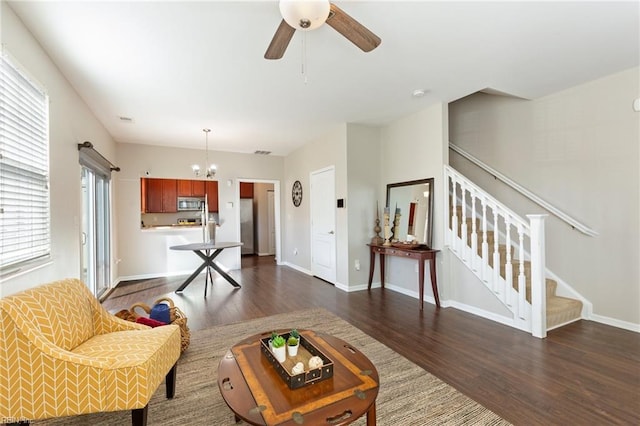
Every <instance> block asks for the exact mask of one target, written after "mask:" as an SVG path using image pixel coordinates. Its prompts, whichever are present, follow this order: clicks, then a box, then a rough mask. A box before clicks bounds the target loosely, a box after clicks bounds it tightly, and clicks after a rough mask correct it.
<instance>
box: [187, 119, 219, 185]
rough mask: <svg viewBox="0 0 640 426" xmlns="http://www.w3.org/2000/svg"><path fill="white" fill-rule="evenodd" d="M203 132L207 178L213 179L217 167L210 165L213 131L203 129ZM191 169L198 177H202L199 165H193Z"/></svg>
mask: <svg viewBox="0 0 640 426" xmlns="http://www.w3.org/2000/svg"><path fill="white" fill-rule="evenodd" d="M202 131H203V132H204V134H205V136H204V138H205V155H206V158H205V163H204V166H205V169H206V172H205V178H206V179H212V178H213V177H214V176H215V175H216V171H217V167H216V165H215V164H209V133H210V132H211V129H202ZM191 169H192V170H193V173H194V174H195V175H196V176H200V166H199V165H198V164H194V165H192V166H191Z"/></svg>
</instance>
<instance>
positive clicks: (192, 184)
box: [176, 179, 205, 197]
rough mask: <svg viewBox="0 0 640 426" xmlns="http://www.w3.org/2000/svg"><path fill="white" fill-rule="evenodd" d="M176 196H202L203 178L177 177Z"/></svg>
mask: <svg viewBox="0 0 640 426" xmlns="http://www.w3.org/2000/svg"><path fill="white" fill-rule="evenodd" d="M176 182H177V187H178V189H177V190H178V197H204V189H205V184H204V181H203V180H189V179H178V180H177V181H176Z"/></svg>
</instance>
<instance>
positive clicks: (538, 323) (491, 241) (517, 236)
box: [445, 166, 547, 338]
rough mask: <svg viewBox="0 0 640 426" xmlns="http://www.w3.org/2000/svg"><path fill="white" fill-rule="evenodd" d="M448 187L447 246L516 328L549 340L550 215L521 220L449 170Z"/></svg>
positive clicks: (454, 171) (456, 173)
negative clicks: (547, 223)
mask: <svg viewBox="0 0 640 426" xmlns="http://www.w3.org/2000/svg"><path fill="white" fill-rule="evenodd" d="M445 182H446V190H445V192H446V193H448V194H449V200H450V203H446V206H447V207H446V208H445V211H446V214H447V215H446V218H445V223H447V224H448V227H447V230H446V236H445V237H446V238H445V241H446V244H447V245H448V246H449V248H450V249H451V251H453V253H454V254H455V255H456V256H457V257H458V258H460V260H462V261H463V262H464V263H465V264H466V265H467V266H468V267H469V269H470V270H471V271H473V272H474V274H475V275H476V276H477V277H478V278H479V279H480V280H481V281H482V282H483V283H484V284H485V285H486V286H487V288H489V289H490V290H491V291H492V292H493V293H494V294H495V295H496V297H497V298H498V299H499V300H500V301H501V302H502V303H503V304H504V305H505V306H506V307H507V308H508V309H509V310H510V311H511V312H512V314H513V324H512V325H513V326H514V327H516V328H519V329H522V330H526V331H528V332H530V333H531V334H532V335H533V336H535V337H540V338H543V337H546V334H547V332H546V329H547V327H546V284H545V273H544V271H545V256H544V253H545V247H544V244H545V240H544V219H545V217H546V215H528V216H527V217H528V219H529V220H528V221H527V220H525V219H523V218H521V217H520V216H518V215H516V214H515V213H514V212H512V211H511V210H509V209H508V208H507V207H506V206H505V205H504V204H502V203H500V202H499V201H498V200H496V199H495V198H493V197H492V196H491V195H489V194H488V193H487V192H485V191H484V190H482V189H481V188H480V187H478V186H477V185H475V184H474V183H473V182H471V181H470V180H469V179H467V178H466V177H464V176H463V175H462V174H460V173H459V172H458V171H456V170H455V169H453V168H451V167H449V166H445ZM527 269H528V271H529V273H527ZM514 271H517V275H514ZM514 279H515V280H514ZM527 288H529V289H530V295H531V296H530V298H527Z"/></svg>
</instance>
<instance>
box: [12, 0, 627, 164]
mask: <svg viewBox="0 0 640 426" xmlns="http://www.w3.org/2000/svg"><path fill="white" fill-rule="evenodd" d="M335 3H336V4H337V5H338V6H340V7H341V8H342V9H343V10H344V11H345V12H347V13H348V14H350V15H351V16H352V17H354V18H355V19H357V20H359V21H360V22H361V23H363V24H364V25H365V26H366V27H367V28H369V29H370V30H372V31H373V32H374V33H376V34H377V35H378V36H380V38H382V44H381V45H380V46H379V47H378V48H377V49H375V50H374V51H372V52H370V53H363V52H362V51H360V50H359V49H357V48H356V47H355V46H354V45H353V44H351V43H350V42H349V41H348V40H347V39H345V38H343V37H342V36H341V35H340V34H338V33H337V32H336V31H334V30H333V29H332V28H331V27H329V26H327V25H323V26H322V27H321V28H320V29H318V30H315V31H312V32H308V33H302V32H299V31H298V32H296V34H295V35H294V37H293V40H292V41H291V44H290V45H289V48H288V50H287V52H286V53H285V55H284V58H283V59H281V60H278V61H268V60H265V59H264V58H263V55H264V52H265V50H266V48H267V46H268V44H269V41H270V40H271V37H272V36H273V34H274V32H275V30H276V28H277V26H278V24H279V22H280V19H281V17H280V13H279V9H278V3H277V2H275V1H257V2H248V1H224V2H221V1H197V2H196V1H190V2H188V1H174V2H167V1H121V2H115V1H106V2H97V1H70V2H65V1H11V2H10V3H9V4H10V6H11V8H12V9H13V10H14V11H15V12H16V14H17V15H18V16H19V17H20V18H21V19H22V21H23V22H24V23H25V25H26V26H27V27H28V28H29V29H30V31H31V32H32V33H33V34H34V36H35V37H36V38H37V39H38V40H39V42H40V43H41V44H42V46H43V47H44V49H45V50H46V51H47V52H48V53H49V55H50V57H51V58H52V59H53V61H54V62H55V63H56V64H57V65H58V67H59V68H60V69H61V70H62V72H63V74H64V75H65V76H66V77H67V79H68V80H69V81H70V82H71V84H72V85H73V86H74V87H75V88H76V90H77V91H78V92H79V93H80V95H81V96H82V97H83V98H84V100H85V101H86V102H87V104H88V105H89V106H90V108H91V109H92V110H93V111H94V113H95V114H96V115H97V117H98V118H99V119H100V121H101V122H102V123H103V124H104V125H105V127H106V128H107V129H108V131H109V132H110V134H111V135H112V136H113V137H114V138H115V140H117V141H119V142H124V143H141V144H153V145H166V146H181V147H190V148H203V145H204V135H203V132H202V129H203V128H204V127H208V128H211V129H212V132H211V134H210V139H209V142H210V147H211V148H212V149H215V150H225V151H235V152H245V153H247V152H254V151H255V150H268V151H272V152H273V154H274V155H286V154H288V153H289V152H291V151H292V150H294V149H295V148H296V147H298V146H300V145H302V144H304V143H306V142H308V141H310V140H314V139H316V138H318V137H319V136H320V135H322V134H323V133H324V132H325V131H326V130H327V128H328V127H329V126H333V125H336V124H338V123H345V122H347V123H362V124H370V125H382V124H385V123H388V122H390V121H392V120H394V119H397V118H399V117H402V116H405V115H407V114H410V113H412V112H415V111H418V110H421V109H424V108H426V107H428V106H430V105H433V104H434V103H436V102H450V101H453V100H456V99H459V98H461V97H463V96H466V95H468V94H470V93H473V92H475V91H478V90H482V89H485V88H491V89H494V90H497V91H500V92H506V93H509V94H512V95H515V96H519V97H523V98H528V99H532V98H537V97H540V96H544V95H547V94H550V93H553V92H556V91H559V90H562V89H565V88H568V87H572V86H575V85H578V84H581V83H584V82H587V81H590V80H594V79H597V78H600V77H603V76H605V75H608V74H612V73H614V72H617V71H621V70H625V69H628V68H631V67H634V66H638V65H639V63H640V61H639V57H640V24H639V22H640V2H638V1H626V2H620V3H616V2H611V1H603V2H573V3H558V2H551V1H543V2H515V1H514V2H504V1H503V2H481V1H474V2H444V1H439V2H419V1H336V2H335ZM305 36H306V37H305ZM305 38H306V55H304V56H303V48H302V41H303V39H305ZM303 57H306V60H303ZM303 63H304V64H305V68H306V78H305V76H303V74H302V65H303ZM414 89H425V90H426V91H427V94H426V96H424V97H422V98H418V99H415V98H412V97H411V93H412V91H413V90H414ZM637 96H638V94H630V102H631V101H632V99H633V98H635V97H637ZM122 116H124V117H130V118H132V119H133V122H132V123H125V122H123V121H121V120H120V118H119V117H122Z"/></svg>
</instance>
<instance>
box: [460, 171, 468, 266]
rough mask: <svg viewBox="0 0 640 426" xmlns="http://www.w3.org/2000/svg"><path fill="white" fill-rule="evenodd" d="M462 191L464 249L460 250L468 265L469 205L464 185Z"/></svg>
mask: <svg viewBox="0 0 640 426" xmlns="http://www.w3.org/2000/svg"><path fill="white" fill-rule="evenodd" d="M460 190H461V192H462V194H461V196H462V201H461V203H460V205H461V206H462V219H461V221H460V238H462V247H461V249H460V253H461V254H462V261H463V262H465V263H468V261H469V250H468V248H467V209H466V206H467V203H466V195H467V189H466V188H465V185H464V183H462V184H461V185H460Z"/></svg>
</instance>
